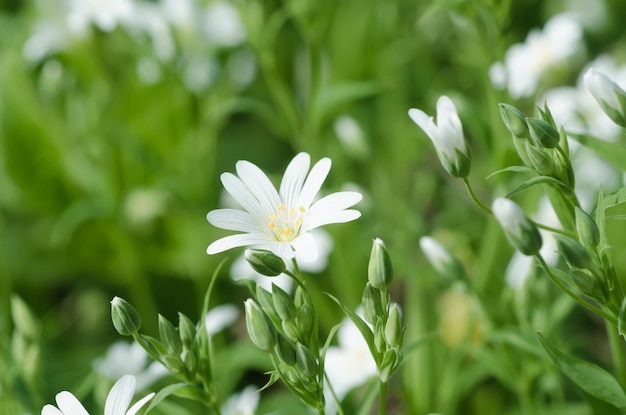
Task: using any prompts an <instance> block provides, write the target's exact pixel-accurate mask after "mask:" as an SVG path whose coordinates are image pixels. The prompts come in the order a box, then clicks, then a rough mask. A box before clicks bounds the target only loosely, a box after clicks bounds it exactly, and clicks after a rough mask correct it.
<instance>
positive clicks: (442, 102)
mask: <svg viewBox="0 0 626 415" xmlns="http://www.w3.org/2000/svg"><path fill="white" fill-rule="evenodd" d="M409 117H411V119H412V120H413V122H415V124H417V125H418V126H419V127H420V128H421V129H422V130H423V131H424V133H426V135H427V136H428V137H429V138H430V139H431V141H432V142H433V144H434V145H435V149H436V150H437V155H438V156H439V160H440V161H441V164H442V165H443V167H444V168H445V169H446V171H447V172H448V173H450V174H451V175H453V176H454V177H467V175H468V174H469V170H470V154H469V149H468V148H467V146H466V145H465V138H464V137H463V125H462V124H461V120H460V119H459V114H458V113H457V111H456V107H455V106H454V102H452V100H451V99H450V98H448V97H447V96H445V95H442V96H441V97H440V98H439V99H438V100H437V122H436V123H435V120H434V118H433V117H429V116H428V115H426V113H425V112H424V111H421V110H418V109H415V108H411V109H410V110H409Z"/></svg>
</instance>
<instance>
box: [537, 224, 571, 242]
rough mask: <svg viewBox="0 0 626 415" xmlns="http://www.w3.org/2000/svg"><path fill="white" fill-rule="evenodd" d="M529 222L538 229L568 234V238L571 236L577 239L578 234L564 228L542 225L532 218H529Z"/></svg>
mask: <svg viewBox="0 0 626 415" xmlns="http://www.w3.org/2000/svg"><path fill="white" fill-rule="evenodd" d="M531 222H532V223H533V224H534V225H535V226H536V227H538V228H540V229H544V230H546V231H549V232H553V233H558V234H560V235H564V236H569V237H570V238H573V239H578V234H577V233H576V232H571V231H567V230H565V229H558V228H553V227H551V226H548V225H544V224H542V223H539V222H535V221H534V220H531Z"/></svg>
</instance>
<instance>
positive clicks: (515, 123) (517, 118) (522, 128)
mask: <svg viewBox="0 0 626 415" xmlns="http://www.w3.org/2000/svg"><path fill="white" fill-rule="evenodd" d="M498 106H499V107H500V117H501V118H502V121H504V125H506V128H507V129H508V130H509V131H510V132H511V134H513V135H514V136H515V137H519V138H526V139H527V138H530V135H529V134H530V133H529V132H528V125H527V124H526V117H525V116H524V114H522V112H521V111H520V110H518V109H517V108H515V107H513V106H511V105H509V104H504V103H500V104H498Z"/></svg>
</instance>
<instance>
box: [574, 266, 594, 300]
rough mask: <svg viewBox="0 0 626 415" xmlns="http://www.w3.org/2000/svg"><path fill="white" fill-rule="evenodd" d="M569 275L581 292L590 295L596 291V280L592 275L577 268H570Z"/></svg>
mask: <svg viewBox="0 0 626 415" xmlns="http://www.w3.org/2000/svg"><path fill="white" fill-rule="evenodd" d="M569 275H570V278H571V280H572V282H573V283H574V285H576V287H578V289H579V290H580V292H581V293H583V294H585V295H591V294H593V293H594V292H595V291H596V281H595V279H594V277H593V276H591V275H589V274H587V273H586V272H583V271H580V270H577V269H573V270H571V271H570V273H569Z"/></svg>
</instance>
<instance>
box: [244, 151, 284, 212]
mask: <svg viewBox="0 0 626 415" xmlns="http://www.w3.org/2000/svg"><path fill="white" fill-rule="evenodd" d="M236 168H237V174H238V175H239V178H240V179H241V181H242V182H243V183H244V184H245V185H246V187H247V188H248V190H250V192H251V193H252V194H253V195H254V196H255V197H256V199H257V200H258V201H259V203H260V204H261V206H262V207H263V208H265V209H268V208H269V209H275V208H276V207H278V205H280V204H281V200H280V197H278V193H277V192H276V189H275V188H274V185H273V184H272V182H270V179H268V178H267V176H266V175H265V173H263V171H262V170H261V169H259V168H258V167H257V166H255V165H254V164H252V163H250V162H249V161H245V160H240V161H238V162H237V165H236Z"/></svg>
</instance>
